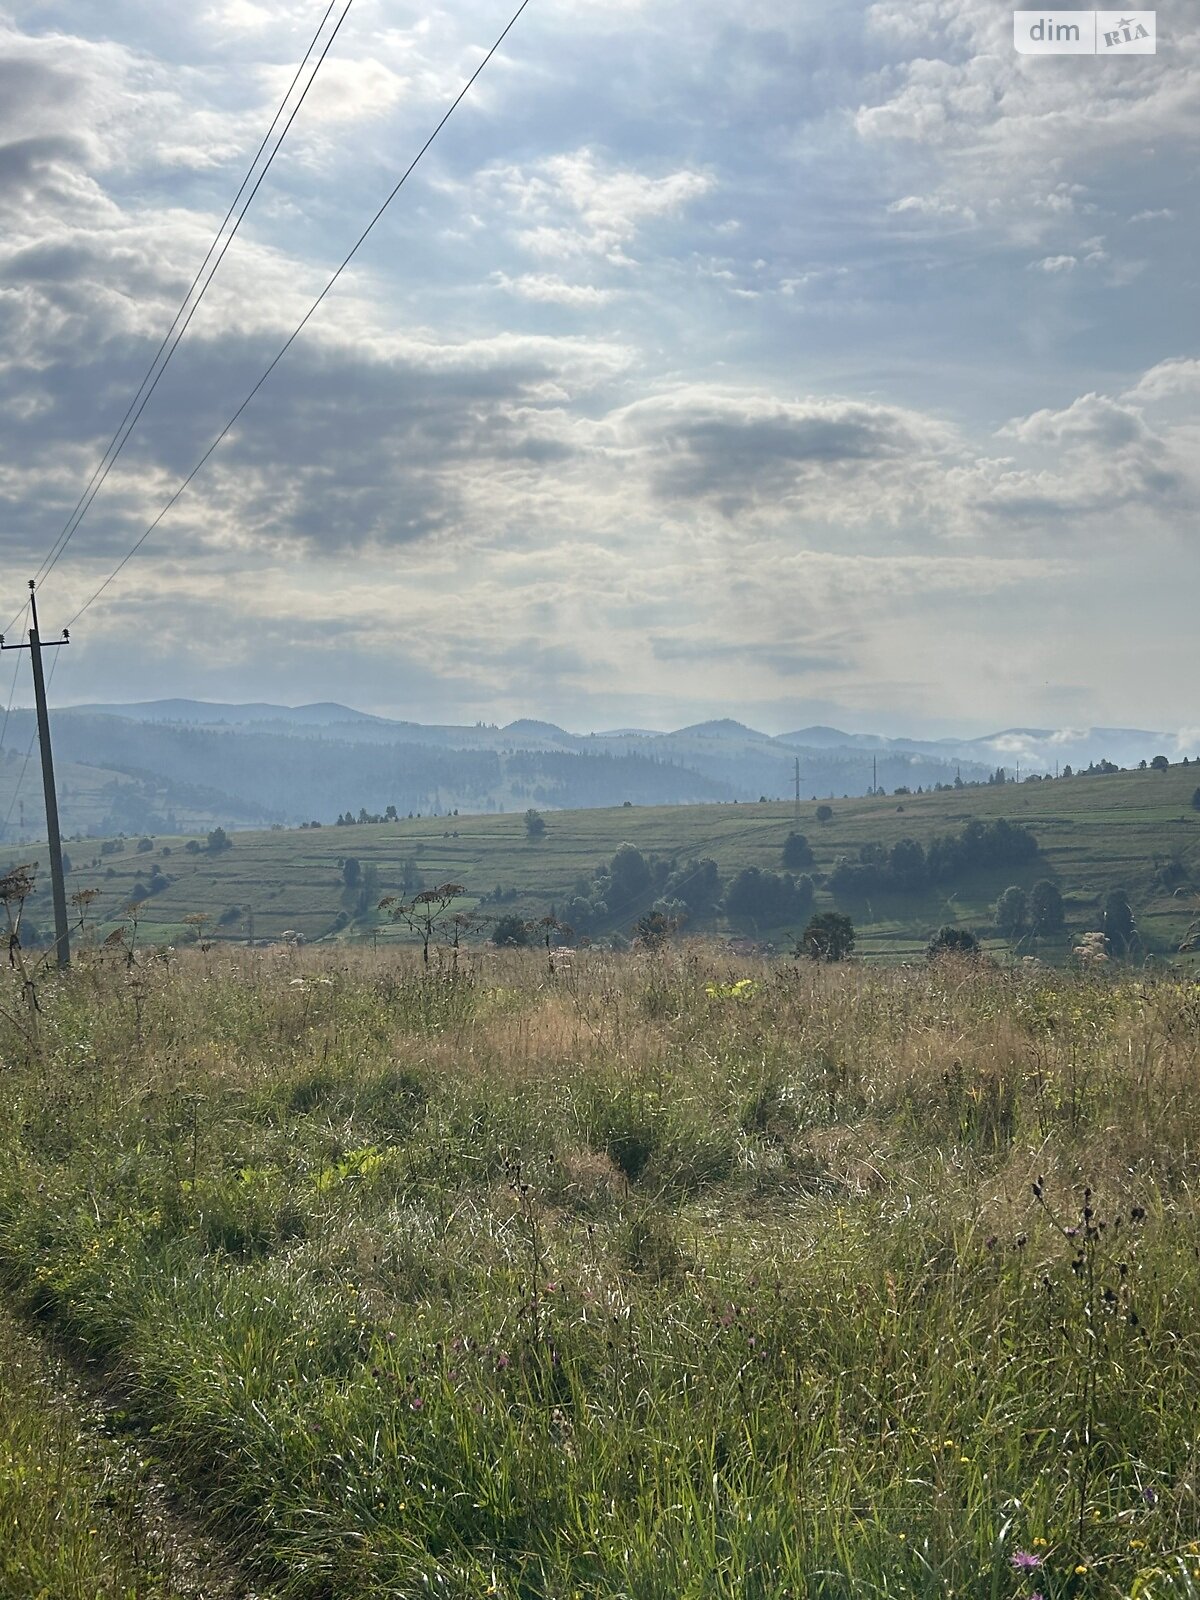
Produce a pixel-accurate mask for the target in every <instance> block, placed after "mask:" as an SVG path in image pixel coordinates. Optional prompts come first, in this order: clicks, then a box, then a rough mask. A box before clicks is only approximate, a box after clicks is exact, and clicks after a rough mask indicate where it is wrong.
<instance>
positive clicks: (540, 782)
mask: <svg viewBox="0 0 1200 1600" xmlns="http://www.w3.org/2000/svg"><path fill="white" fill-rule="evenodd" d="M33 733H34V728H33V715H32V712H30V711H23V710H16V711H14V712H12V714H11V715H10V717H9V719H8V722H7V725H6V726H5V729H4V733H3V740H2V743H0V818H3V817H5V816H7V818H8V821H7V824H6V834H5V836H6V839H7V840H8V841H9V842H13V841H15V840H17V839H32V838H36V837H37V836H38V835H39V834H40V833H43V832H44V817H43V812H42V806H41V785H40V783H39V782H38V781H37V763H36V759H35V760H33V761H32V762H30V761H28V760H27V755H28V752H29V750H30V749H31V747H32V741H33ZM53 738H54V749H55V758H56V764H57V769H58V780H59V782H58V787H59V799H60V810H61V814H62V825H63V831H64V833H65V834H67V835H71V834H85V835H86V834H90V835H93V836H100V835H107V834H113V833H122V832H123V833H132V832H146V833H152V832H163V833H176V832H178V833H186V832H195V831H198V830H200V829H204V828H210V827H214V826H217V825H220V826H223V827H226V828H239V827H263V826H269V825H271V824H275V823H277V824H280V825H284V826H288V825H295V824H298V823H300V822H308V821H317V822H321V823H329V822H333V821H335V820H336V819H337V818H338V817H339V816H341V815H344V814H345V813H346V812H347V811H348V812H350V813H351V814H352V815H354V816H357V815H358V814H359V813H360V812H361V811H365V812H367V813H368V814H378V813H382V812H383V811H385V810H386V808H387V807H389V806H393V807H395V809H396V811H397V812H398V813H399V814H400V815H401V816H404V815H407V814H408V813H410V812H411V813H414V814H418V813H419V814H422V815H429V814H437V815H445V814H448V813H450V812H453V811H455V810H459V811H463V812H484V811H504V810H524V809H526V807H529V806H533V807H535V808H545V809H547V810H555V809H579V808H585V807H592V806H610V805H620V804H622V803H623V802H625V801H628V802H629V803H630V804H632V805H675V804H686V803H695V802H714V803H715V802H727V803H731V802H734V801H738V802H745V801H755V800H758V799H760V798H761V797H763V796H766V797H767V798H770V799H775V798H788V797H790V796H791V795H792V794H793V793H794V790H795V785H796V781H797V776H798V777H799V784H800V792H801V795H802V797H803V798H804V799H809V798H810V797H817V798H825V797H827V796H840V795H857V794H863V793H866V792H867V791H868V790H869V789H870V787H871V784H872V781H873V778H874V780H875V781H876V782H877V783H878V785H879V786H880V787H881V788H884V789H886V790H888V791H889V792H891V791H893V790H895V789H897V788H900V787H902V786H903V787H908V788H910V789H916V788H918V787H923V788H929V787H931V786H933V785H936V784H939V783H940V784H952V783H954V782H955V780H956V778H958V777H960V776H961V778H962V780H963V781H964V782H978V781H982V780H984V779H986V778H987V777H989V776H990V775H991V774H992V773H993V772H994V770H995V769H996V767H998V766H1004V767H1005V768H1006V769H1007V770H1008V772H1009V773H1010V775H1019V776H1022V777H1024V776H1030V775H1034V774H1052V773H1054V772H1055V771H1056V770H1059V769H1061V767H1062V766H1063V765H1064V764H1067V763H1070V764H1073V765H1075V766H1083V765H1086V764H1087V763H1088V762H1090V761H1099V760H1102V759H1104V760H1109V761H1113V762H1115V763H1116V764H1117V765H1118V766H1136V765H1137V763H1138V762H1139V761H1140V760H1148V759H1150V758H1151V757H1153V756H1154V755H1156V754H1159V753H1162V754H1166V755H1168V756H1170V757H1171V758H1172V759H1176V758H1178V757H1180V756H1182V755H1184V754H1193V753H1195V750H1194V749H1192V747H1191V745H1189V743H1188V742H1187V737H1186V736H1182V737H1181V736H1179V735H1171V734H1165V733H1162V732H1151V731H1149V730H1145V729H1136V728H1092V729H1086V730H1070V729H1060V730H1056V729H1045V728H1010V729H1005V730H1003V731H1001V732H999V733H993V734H988V735H985V736H983V737H978V738H968V739H954V738H943V739H932V740H930V739H907V738H888V737H884V736H882V735H878V734H872V733H847V732H844V731H843V730H841V729H839V728H832V727H823V726H814V727H806V728H799V729H796V730H795V731H793V732H790V733H784V734H768V733H764V732H761V731H760V730H758V729H755V728H751V727H748V726H746V725H745V724H744V723H740V722H736V721H733V720H731V719H727V718H723V719H718V720H715V721H709V722H701V723H696V724H694V725H692V726H689V727H685V728H678V729H675V730H673V731H666V730H654V729H629V728H619V729H613V730H610V731H607V732H602V733H587V734H577V733H571V732H569V731H567V730H566V729H564V728H560V727H558V726H557V725H556V724H554V723H551V722H544V721H538V720H536V719H531V718H522V719H520V720H518V721H515V722H511V723H509V724H507V725H506V726H503V727H500V726H497V725H496V724H494V723H484V722H479V723H475V724H474V725H473V726H454V725H446V724H422V723H418V722H409V721H402V720H398V719H393V718H389V717H382V716H375V715H373V714H371V713H369V712H363V711H357V710H355V709H354V708H352V707H350V706H344V705H339V704H336V703H333V702H324V703H319V704H315V705H303V706H282V705H271V704H266V703H250V704H216V703H210V702H206V701H200V700H184V699H175V700H152V701H143V702H139V703H135V704H128V705H117V704H91V705H79V706H73V707H68V708H64V709H62V710H58V711H55V713H54V715H53ZM1193 742H1194V745H1195V747H1196V749H1200V737H1197V738H1196V739H1195V740H1194V741H1193ZM22 814H23V820H22Z"/></svg>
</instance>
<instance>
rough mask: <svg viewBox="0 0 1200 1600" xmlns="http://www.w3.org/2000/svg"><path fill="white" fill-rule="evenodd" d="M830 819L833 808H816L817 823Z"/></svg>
mask: <svg viewBox="0 0 1200 1600" xmlns="http://www.w3.org/2000/svg"><path fill="white" fill-rule="evenodd" d="M832 817H833V807H832V806H826V805H820V806H818V807H817V821H818V822H829V821H831V820H832Z"/></svg>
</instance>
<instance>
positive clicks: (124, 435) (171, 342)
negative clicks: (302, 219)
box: [36, 0, 354, 581]
mask: <svg viewBox="0 0 1200 1600" xmlns="http://www.w3.org/2000/svg"><path fill="white" fill-rule="evenodd" d="M336 3H337V0H330V3H329V6H328V8H327V10H326V12H325V15H324V16H323V17H322V18H321V21H320V24H319V25H318V27H317V31H316V33H315V34H314V35H313V38H312V41H311V42H310V44H309V46H308V49H307V50H306V51H305V53H304V58H303V60H302V61H301V63H300V66H299V67H298V68H297V69H296V74H295V77H293V79H292V81H291V83H290V84H289V86H288V90H287V93H286V94H285V95H284V97H283V100H282V101H281V102H280V105H279V109H278V110H277V111H276V113H275V116H274V119H273V120H272V122H271V126H270V127H269V128H268V129H267V132H266V135H265V136H264V138H263V141H262V143H261V144H260V145H259V147H258V150H257V152H256V153H255V156H254V159H253V161H252V162H251V164H250V167H249V169H248V170H247V173H246V176H245V177H244V178H243V179H242V184H241V187H240V188H239V189H238V192H237V194H236V195H235V196H234V199H233V203H232V205H231V206H230V208H229V210H228V211H227V212H226V214H225V218H224V220H223V221H222V223H221V226H220V228H218V230H217V233H216V234H215V235H214V237H213V241H212V244H210V245H209V248H208V254H207V255H206V256H205V258H204V261H203V262H202V263H201V266H200V270H199V272H197V274H196V276H195V278H194V279H193V280H192V284H191V287H190V288H189V289H188V291H187V294H186V295H185V296H184V298H183V301H182V302H181V304H180V307H179V310H178V311H177V312H176V313H175V318H174V321H173V322H172V323H171V326H170V328H169V329H168V330H167V333H166V335H165V337H164V339H163V342H162V344H161V345H160V346H159V348H158V352H157V354H156V355H155V357H154V359H153V361H152V362H151V363H150V366H149V368H148V369H147V371H146V375H145V377H144V378H143V379H142V382H141V384H140V385H139V387H138V390H137V393H136V394H135V395H134V397H133V399H132V400H131V401H130V403H129V409H128V410H127V411H126V413H125V416H124V417H123V418H122V420H121V423H120V425H119V427H118V428H117V431H116V433H115V434H114V435H113V437H112V440H111V441H110V442H109V445H108V448H107V450H106V451H105V452H104V455H103V456H102V457H101V459H100V461H99V462H98V463H97V466H96V468H95V470H94V471H93V473H92V477H91V479H90V480H89V482H88V485H87V487H86V488H85V490H84V492H83V494H82V495H81V496H80V497H79V500H78V501H77V502H76V505H75V509H74V510H73V511H72V513H71V515H70V516H69V517H68V518H67V521H66V524H65V526H64V527H63V530H62V532H61V533H60V534H59V535H58V538H57V539H56V540H55V542H54V544H53V545H52V547H51V551H50V554H49V555H48V556H47V557H46V559H45V560H44V561H43V562H42V565H41V567H40V568H39V569H38V572H37V574H36V577H37V579H38V580H39V581H40V580H41V579H42V578H44V577H46V576H47V575H48V574H49V573H50V572H52V571H53V570H54V567H55V566H56V565H57V564H58V561H59V558H60V557H61V556H62V554H63V552H64V551H65V550H66V548H67V546H68V544H70V542H71V540H72V538H73V537H74V535H75V533H76V531H77V529H78V528H79V525H80V523H81V522H82V521H83V519H84V517H86V516H87V513H88V511H89V510H90V509H91V506H92V502H93V501H94V500H95V498H96V496H97V495H98V494H99V493H100V490H101V489H102V488H103V486H104V482H105V480H106V478H107V477H108V475H109V473H110V472H111V471H112V468H113V467H114V465H115V464H116V461H117V458H118V457H119V456H120V454H121V452H122V450H124V448H125V445H126V443H127V442H128V440H129V436H130V435H131V434H132V432H133V430H134V428H135V427H136V426H137V424H138V422H139V420H140V418H141V416H142V413H143V412H144V411H145V409H146V407H147V405H148V404H149V403H150V398H151V396H152V395H153V394H154V391H155V389H156V388H157V387H158V384H159V380H160V379H161V378H162V376H163V374H164V373H165V372H166V370H167V367H168V365H169V364H170V361H171V357H172V356H173V355H174V354H175V351H176V350H177V349H178V347H179V345H180V343H181V341H182V339H183V337H184V335H185V334H186V333H187V330H188V328H189V326H190V325H191V321H192V318H193V317H194V316H195V314H196V312H197V311H198V310H199V307H200V303H201V301H202V300H203V299H204V296H205V294H206V293H207V292H208V289H209V286H210V285H211V283H212V281H213V278H214V277H215V276H216V274H217V271H218V269H219V268H220V265H221V263H222V261H223V260H224V259H225V255H226V253H227V251H228V250H229V247H230V245H232V243H233V241H234V239H235V238H236V236H237V232H238V229H239V228H240V227H241V225H242V222H243V220H244V219H245V216H246V213H247V211H249V209H250V206H251V205H252V203H253V201H254V198H255V196H256V195H257V193H258V191H259V189H260V188H261V187H262V184H263V180H264V179H265V178H266V176H267V173H268V172H269V171H270V170H271V166H272V163H273V162H274V160H275V157H276V156H277V155H278V154H279V150H280V147H281V146H282V144H283V142H284V140H285V139H286V138H287V135H288V133H289V131H290V130H291V127H292V124H293V122H295V120H296V117H297V115H298V114H299V111H300V108H301V106H303V104H304V101H305V100H306V98H307V96H308V92H309V90H310V89H311V88H312V86H313V83H314V82H315V81H316V77H317V74H318V73H319V72H320V70H321V67H322V65H323V64H324V61H325V58H326V56H327V55H328V54H329V51H330V49H331V47H332V45H333V42H334V40H335V39H336V38H337V35H338V32H339V30H340V29H341V26H342V24H343V22H345V20H346V17H347V15H348V14H349V11H350V7H351V6H352V5H353V3H354V0H346V5H345V9H344V10H343V11H342V14H341V16H340V17H339V18H338V20H337V23H336V24H335V26H334V29H333V32H332V33H331V34H330V36H329V38H328V39H327V40H326V42H325V46H324V48H323V50H322V51H321V54H320V56H319V58H318V60H317V62H316V65H315V66H314V67H313V69H312V72H311V73H310V74H309V78H308V81H307V83H306V84H305V85H304V88H303V90H302V91H301V94H300V97H299V99H298V100H297V101H296V104H295V105H294V106H293V108H292V110H291V114H290V115H289V116H288V119H287V121H286V123H285V124H284V126H283V129H282V131H281V132H280V134H279V137H278V138H277V139H276V140H275V144H274V148H273V149H272V150H271V151H270V154H269V155H268V157H267V160H266V162H265V163H264V165H263V168H262V171H261V172H259V174H258V177H257V178H256V179H255V180H254V184H253V187H252V188H251V190H250V193H249V194H248V195H246V198H245V201H244V203H243V204H242V205H241V209H240V210H238V205H239V202H240V201H241V199H242V196H243V194H245V190H246V186H247V184H249V183H250V180H251V178H252V177H253V175H254V171H255V168H256V167H257V165H258V162H259V160H260V158H261V156H262V153H263V151H264V150H265V149H266V147H267V144H268V143H269V142H270V140H271V136H272V134H273V133H274V132H275V129H276V127H277V126H278V123H279V119H280V117H281V116H282V115H283V113H284V110H285V108H286V106H287V103H288V100H289V99H290V98H291V95H292V91H293V90H294V89H295V86H296V84H297V83H298V82H299V80H300V77H301V75H302V74H303V72H304V69H305V67H306V66H307V64H308V62H309V60H310V58H311V56H312V53H313V50H314V49H315V47H316V44H317V41H318V40H319V38H320V37H321V33H322V31H323V30H324V27H325V24H326V22H327V21H328V19H329V16H330V14H331V13H332V11H333V9H334V6H335V5H336ZM235 211H237V215H236V218H235V220H234V224H233V227H232V229H230V231H229V234H228V237H226V238H225V240H224V243H222V244H221V246H220V250H219V251H217V245H218V242H219V241H220V240H221V238H222V235H223V234H224V232H225V229H226V227H227V226H228V223H229V219H230V217H231V216H233V215H234V212H235ZM214 251H217V254H216V259H215V260H213V253H214ZM210 262H211V267H210V265H209V263H210ZM206 273H207V276H206ZM201 279H203V283H202V284H201V287H200V292H199V294H196V295H195V298H194V300H193V298H192V296H193V294H194V293H195V289H196V285H197V284H198V283H201ZM189 302H190V306H189ZM185 313H186V315H185ZM181 319H182V322H181ZM164 351H165V352H166V353H165V356H164ZM156 368H157V371H156V370H155V369H156Z"/></svg>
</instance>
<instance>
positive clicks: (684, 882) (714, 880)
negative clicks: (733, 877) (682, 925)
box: [662, 856, 723, 918]
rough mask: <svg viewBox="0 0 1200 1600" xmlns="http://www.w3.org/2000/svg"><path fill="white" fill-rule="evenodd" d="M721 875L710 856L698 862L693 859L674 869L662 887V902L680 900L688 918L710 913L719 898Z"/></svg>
mask: <svg viewBox="0 0 1200 1600" xmlns="http://www.w3.org/2000/svg"><path fill="white" fill-rule="evenodd" d="M722 887H723V886H722V883H721V874H720V872H719V871H718V870H717V863H716V862H715V861H714V860H713V859H712V858H711V856H703V857H701V859H700V860H698V861H697V860H696V858H695V857H693V858H692V859H691V860H690V861H688V862H687V863H686V864H685V865H684V866H680V867H676V869H675V871H674V872H672V873H671V874H670V876H669V877H668V878H667V881H666V883H665V884H664V885H663V892H662V898H663V899H664V900H681V901H682V902H683V904H684V905H685V906H686V907H687V910H688V915H689V917H692V918H695V917H700V916H703V915H705V913H706V912H709V911H712V910H713V908H714V907H715V906H716V904H717V902H718V901H719V900H720V898H721V890H722Z"/></svg>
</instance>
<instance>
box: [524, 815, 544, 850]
mask: <svg viewBox="0 0 1200 1600" xmlns="http://www.w3.org/2000/svg"><path fill="white" fill-rule="evenodd" d="M525 837H526V838H527V839H528V840H529V842H530V843H531V844H536V843H537V841H538V840H539V839H544V838H545V837H546V819H545V817H543V816H542V815H541V813H540V812H538V811H535V810H534V809H533V807H532V806H530V808H529V810H528V811H527V812H526V813H525Z"/></svg>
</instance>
